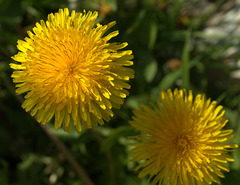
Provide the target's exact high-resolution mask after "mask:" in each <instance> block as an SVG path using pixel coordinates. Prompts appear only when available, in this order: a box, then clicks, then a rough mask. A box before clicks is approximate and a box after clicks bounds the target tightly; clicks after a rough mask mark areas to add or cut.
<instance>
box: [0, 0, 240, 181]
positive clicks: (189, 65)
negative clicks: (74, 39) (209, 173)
mask: <svg viewBox="0 0 240 185" xmlns="http://www.w3.org/2000/svg"><path fill="white" fill-rule="evenodd" d="M224 3H226V1H219V0H218V1H211V5H213V7H214V8H212V9H211V11H207V12H204V13H201V14H199V15H193V14H192V12H191V11H193V12H194V11H195V10H196V9H198V7H197V6H193V8H192V9H191V8H190V9H187V6H188V5H189V1H183V0H182V1H180V0H172V1H171V0H158V1H157V0H155V1H154V0H106V1H104V0H102V1H101V0H83V1H81V0H68V1H66V0H0V77H1V78H0V144H1V147H0V184H1V185H10V184H11V185H45V184H54V185H68V184H69V185H83V184H84V183H83V182H82V181H81V179H80V178H79V177H78V175H77V174H76V171H75V170H74V168H73V166H72V165H70V164H69V163H68V161H67V160H66V158H65V156H64V154H63V153H62V152H61V151H59V150H58V147H57V145H56V143H54V142H53V141H52V140H51V139H49V137H48V136H47V135H46V134H45V133H44V132H43V129H41V127H39V125H38V124H37V123H36V122H35V121H34V120H33V119H32V118H31V117H30V116H29V115H28V114H27V113H26V112H25V111H24V110H23V109H22V108H21V105H20V103H19V101H18V99H20V98H21V97H18V99H17V98H16V96H14V95H13V93H12V92H11V91H12V90H13V84H12V80H11V77H10V76H11V73H12V70H11V69H10V68H9V63H10V62H11V61H12V59H11V58H10V57H11V56H12V55H14V54H16V53H17V48H16V43H17V40H18V39H24V37H26V36H27V35H26V31H27V30H31V29H32V28H33V27H34V25H35V23H36V22H39V21H40V20H41V19H43V20H46V18H47V15H48V14H49V13H52V12H57V11H58V9H59V8H65V7H68V8H70V9H75V10H76V11H82V10H83V9H86V10H97V11H99V12H100V16H99V19H98V21H99V22H100V23H101V24H107V23H109V22H111V21H113V20H116V21H117V25H116V26H115V27H114V28H112V29H111V30H119V31H120V34H119V36H117V37H116V38H114V39H112V41H117V42H124V41H127V42H128V43H129V46H128V47H127V48H128V49H131V50H133V54H134V66H133V67H132V68H133V69H134V70H135V79H134V80H132V81H131V82H130V83H131V85H132V88H131V90H130V96H129V97H128V98H127V99H126V101H125V103H124V105H123V106H122V108H121V109H120V110H116V109H114V114H115V116H114V117H113V119H111V121H110V122H109V123H105V125H104V126H98V127H96V128H94V129H92V130H84V131H83V132H82V133H80V134H79V133H76V132H73V133H72V134H67V133H65V132H63V131H62V129H60V130H59V131H55V130H54V129H53V124H52V123H48V124H47V125H46V127H47V129H48V131H49V132H50V133H52V134H53V135H54V136H56V137H57V138H59V140H60V141H61V142H62V143H64V145H65V146H66V147H67V148H68V149H69V150H70V152H71V154H72V155H73V156H74V158H76V160H77V162H78V163H79V164H80V165H81V166H82V167H83V168H84V170H85V171H86V173H87V174H88V175H89V177H90V178H91V179H92V181H93V182H94V183H95V184H96V185H148V184H149V183H148V182H147V178H143V179H139V178H138V177H137V172H135V171H134V170H133V168H134V166H135V165H136V164H134V163H132V162H131V161H130V156H129V150H130V147H129V146H128V145H127V143H128V142H130V139H129V138H128V136H131V135H135V134H137V133H138V131H136V130H134V129H133V128H131V127H130V126H129V124H128V121H129V120H130V119H131V116H132V110H134V109H136V108H138V107H139V104H140V103H149V102H150V101H153V100H154V99H156V98H158V96H159V92H160V90H167V89H168V88H172V89H174V88H186V89H192V90H193V93H194V94H197V93H204V94H206V96H207V97H211V99H212V100H217V102H218V103H219V104H221V105H223V106H224V109H225V110H226V113H225V115H226V116H227V117H228V119H229V124H228V125H227V126H226V128H232V129H234V134H235V135H236V137H235V138H234V140H232V141H231V142H232V143H238V144H240V114H239V112H240V93H239V92H240V79H239V78H233V77H232V76H231V74H232V72H233V71H235V70H237V69H239V66H238V65H237V63H236V62H237V61H238V60H239V57H240V52H237V53H236V54H234V55H230V56H226V55H225V54H224V53H225V51H227V50H228V49H229V48H232V47H235V48H239V41H240V37H239V35H236V36H233V35H229V36H227V37H226V36H225V37H221V36H217V35H213V36H211V37H208V36H206V34H204V32H203V30H204V28H206V26H207V24H206V22H207V20H208V19H209V18H210V17H212V16H214V15H216V13H217V11H218V10H219V8H220V7H221V6H223V5H224ZM184 10H187V11H184ZM216 41H221V42H216ZM216 43H217V44H216ZM232 155H233V156H234V158H235V162H234V163H230V164H229V166H230V168H231V171H230V172H229V173H225V174H226V178H225V179H221V182H222V184H224V185H238V184H239V182H240V153H239V149H237V150H236V151H234V152H232Z"/></svg>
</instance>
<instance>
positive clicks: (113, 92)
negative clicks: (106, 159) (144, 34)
mask: <svg viewBox="0 0 240 185" xmlns="http://www.w3.org/2000/svg"><path fill="white" fill-rule="evenodd" d="M97 16H98V13H97V12H93V13H92V12H91V11H89V12H87V13H86V12H85V11H84V12H83V13H76V12H75V11H72V12H71V14H70V13H69V10H68V9H67V8H65V9H64V10H63V9H60V10H59V12H58V13H55V14H49V15H48V19H47V21H46V22H44V21H42V20H41V21H40V23H36V26H35V27H34V28H33V31H32V32H31V31H28V35H29V37H26V38H25V40H24V41H22V40H19V41H18V45H17V47H18V50H19V52H18V54H16V55H15V56H13V57H12V58H13V59H14V60H15V61H17V62H18V64H16V63H11V64H10V66H11V68H13V69H15V71H14V72H13V74H12V78H13V82H14V83H18V84H17V85H16V87H17V90H16V93H17V94H22V93H26V95H25V101H24V103H23V105H22V107H23V108H24V109H25V110H26V111H31V115H32V116H34V115H35V114H36V115H37V120H38V122H40V123H42V124H45V123H47V122H49V121H50V120H51V119H52V117H54V118H55V129H59V128H60V127H61V126H63V129H64V131H67V132H71V122H72V123H73V125H74V126H75V128H76V130H77V131H78V132H81V129H82V126H81V125H83V126H84V127H85V128H91V127H92V126H96V125H98V124H101V125H102V124H103V123H104V121H103V120H105V121H109V120H110V117H112V116H113V113H112V107H116V108H119V107H120V105H121V104H122V103H123V100H124V98H125V97H126V96H127V95H128V91H127V90H125V89H129V88H130V85H128V84H127V83H126V82H127V81H128V80H129V79H131V78H133V77H134V71H133V70H132V69H130V68H127V67H125V66H131V65H132V64H133V62H132V61H131V59H132V58H133V55H132V51H131V50H126V51H122V50H120V49H122V48H124V47H126V46H127V43H121V44H119V43H109V42H108V41H109V40H110V39H111V38H112V37H115V36H116V35H118V31H114V32H112V33H109V34H107V35H106V32H107V31H108V30H109V28H111V27H112V26H114V25H115V22H111V23H109V24H108V25H104V26H103V25H101V24H98V23H97V24H96V19H97ZM95 24H96V26H95Z"/></svg>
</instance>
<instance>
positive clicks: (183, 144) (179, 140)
mask: <svg viewBox="0 0 240 185" xmlns="http://www.w3.org/2000/svg"><path fill="white" fill-rule="evenodd" d="M174 143H175V147H176V148H177V149H178V150H181V151H185V150H186V149H188V148H189V147H190V145H189V144H190V143H189V140H188V138H187V137H186V136H177V137H176V139H175V141H174Z"/></svg>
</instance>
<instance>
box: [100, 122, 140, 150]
mask: <svg viewBox="0 0 240 185" xmlns="http://www.w3.org/2000/svg"><path fill="white" fill-rule="evenodd" d="M137 133H138V131H137V130H136V129H135V128H133V127H131V126H122V127H118V128H116V129H115V130H114V131H113V132H112V134H111V135H110V136H109V137H107V138H106V139H105V140H104V141H103V144H102V146H101V149H100V151H101V152H104V151H106V150H108V149H110V148H111V147H112V146H113V145H114V144H115V143H117V142H118V141H119V139H120V138H121V137H127V136H132V135H136V134H137Z"/></svg>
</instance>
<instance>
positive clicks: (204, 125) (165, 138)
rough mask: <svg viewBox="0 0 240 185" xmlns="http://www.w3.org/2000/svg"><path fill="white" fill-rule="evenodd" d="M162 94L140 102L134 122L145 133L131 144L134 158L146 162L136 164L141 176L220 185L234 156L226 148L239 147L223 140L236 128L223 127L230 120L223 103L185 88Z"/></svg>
mask: <svg viewBox="0 0 240 185" xmlns="http://www.w3.org/2000/svg"><path fill="white" fill-rule="evenodd" d="M160 96H161V99H160V100H158V101H157V105H156V106H154V105H153V108H150V107H148V106H146V105H142V106H141V107H142V109H141V110H140V109H138V110H136V111H135V112H134V115H135V116H134V117H133V120H132V121H130V124H131V125H132V126H133V127H136V128H137V129H139V130H140V131H142V132H144V133H146V134H144V135H139V136H135V138H136V139H137V140H139V141H141V142H140V143H132V144H131V145H133V146H135V147H134V148H133V149H132V150H131V156H132V160H133V161H138V162H142V163H140V164H139V165H138V166H137V167H136V170H138V169H141V171H140V173H139V177H140V178H142V177H144V176H146V175H149V176H150V177H149V179H153V181H152V185H155V184H157V183H158V184H159V185H160V184H163V185H165V184H167V183H169V184H170V185H197V184H199V185H204V184H211V183H212V181H214V182H216V183H218V184H219V183H220V181H219V178H218V177H222V178H223V177H224V174H223V173H222V172H221V170H224V171H229V168H228V167H227V165H226V163H227V162H233V161H234V159H233V158H232V157H231V156H230V155H228V154H227V153H228V151H230V150H232V149H233V148H236V147H238V146H237V145H236V144H227V143H223V142H224V141H228V140H230V139H232V138H233V135H230V133H231V132H232V131H233V130H231V129H229V130H222V128H223V127H224V126H225V125H226V123H227V122H228V120H227V118H226V117H224V111H222V106H217V105H216V104H217V103H216V101H212V102H211V100H210V99H208V100H205V97H204V96H201V95H200V94H199V95H197V96H196V97H195V99H194V98H193V95H192V92H191V91H189V93H188V95H187V92H186V90H177V89H175V90H174V92H172V91H171V90H168V91H167V92H164V91H162V92H161V93H160Z"/></svg>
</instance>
